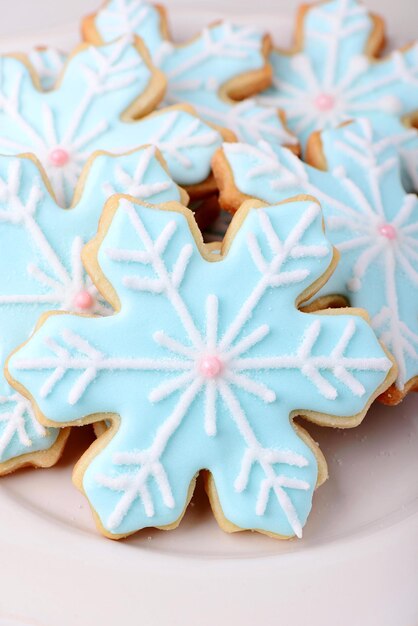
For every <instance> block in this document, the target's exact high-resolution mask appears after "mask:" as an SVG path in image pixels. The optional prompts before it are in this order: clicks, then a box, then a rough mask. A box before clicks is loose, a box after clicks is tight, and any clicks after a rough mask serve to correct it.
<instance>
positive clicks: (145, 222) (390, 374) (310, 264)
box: [8, 196, 396, 538]
mask: <svg viewBox="0 0 418 626" xmlns="http://www.w3.org/2000/svg"><path fill="white" fill-rule="evenodd" d="M334 259H335V257H334V251H333V248H332V246H331V244H330V243H329V242H328V241H327V239H326V238H325V235H324V233H323V229H322V215H321V210H320V207H319V205H318V204H317V203H316V201H313V200H312V199H311V198H308V197H306V196H303V197H300V198H294V199H293V200H289V202H288V203H287V204H284V205H283V206H273V207H264V205H263V206H261V205H260V203H257V201H253V202H251V201H250V202H248V203H247V204H246V205H244V206H243V207H242V209H241V210H240V211H239V212H238V214H237V216H235V218H234V221H233V224H232V225H231V228H230V230H229V232H228V234H227V235H226V238H225V241H224V244H223V248H222V250H221V252H220V254H217V255H215V254H213V253H212V252H211V249H210V248H207V247H206V246H205V245H204V244H203V243H202V239H201V235H200V232H199V231H198V229H197V226H196V224H195V222H194V220H193V216H192V214H191V212H189V211H187V209H184V208H183V207H182V206H181V205H180V204H178V203H167V204H166V205H162V206H159V207H154V208H152V207H149V206H146V205H143V204H141V203H134V202H133V201H131V200H129V199H126V198H122V199H120V198H114V199H111V200H109V202H108V203H107V204H106V207H105V211H104V214H103V217H102V219H101V221H100V229H99V233H98V235H97V236H96V238H95V239H94V240H93V241H92V242H91V243H90V244H89V245H88V246H87V248H86V254H85V256H84V260H85V262H86V266H87V267H88V268H89V272H90V273H91V276H92V278H93V279H94V281H95V283H96V284H97V286H98V288H99V289H100V290H101V292H102V294H103V296H105V297H106V298H108V299H109V301H110V302H111V303H112V305H113V306H114V307H115V308H116V309H117V310H118V312H117V313H116V314H115V315H113V316H110V317H102V318H91V317H86V316H84V317H83V316H79V315H54V314H53V313H51V314H46V316H44V317H43V319H42V320H41V322H40V323H39V325H38V328H37V331H36V332H35V334H34V335H33V336H32V338H31V339H30V340H29V341H28V342H27V343H26V344H25V345H24V346H22V347H21V348H20V349H18V350H17V351H16V352H15V353H14V355H13V356H11V358H10V359H9V362H8V376H9V380H10V381H11V383H12V384H13V385H14V386H15V387H16V389H18V390H19V391H20V392H22V393H24V394H25V396H27V397H28V398H31V399H32V400H33V402H34V407H35V410H36V414H37V416H39V418H40V419H41V420H42V422H43V423H44V424H47V425H54V426H61V427H65V426H69V425H71V424H84V423H90V422H92V421H97V420H101V419H103V418H104V417H106V418H107V419H109V420H110V421H111V422H112V424H113V425H112V427H111V429H110V431H108V432H107V433H106V434H105V435H104V436H103V437H101V438H99V439H98V441H97V442H95V444H94V445H93V446H92V447H91V448H90V450H88V451H87V453H86V455H85V456H84V457H83V459H82V460H81V461H80V462H79V464H78V465H77V468H76V470H75V483H76V484H77V486H78V487H79V488H80V489H81V490H82V491H83V492H84V493H85V494H86V496H87V498H88V499H89V501H90V504H91V506H92V509H93V511H94V513H95V519H96V520H97V523H98V526H99V528H100V530H101V531H102V532H103V533H104V534H105V535H107V536H109V537H112V538H119V537H123V536H126V535H129V534H131V533H133V532H135V531H137V530H139V529H141V528H144V527H150V526H153V527H155V526H156V527H163V528H174V527H175V526H177V524H178V523H179V521H180V519H181V517H182V515H183V513H184V511H185V509H186V507H187V504H188V502H189V500H190V498H191V496H192V493H193V487H194V483H195V479H196V477H197V475H198V474H199V472H200V471H201V470H202V469H206V470H208V475H209V476H210V477H209V478H208V480H207V490H208V493H209V497H210V500H211V503H212V507H213V510H214V514H215V516H216V518H217V519H218V521H219V522H220V524H221V526H222V527H223V528H225V529H226V530H228V531H234V530H238V529H256V530H258V531H261V532H264V533H267V534H271V535H274V536H280V537H289V536H293V535H298V536H300V535H301V534H302V527H303V525H304V524H305V522H306V519H307V516H308V513H309V511H310V508H311V503H312V494H313V491H314V489H315V486H316V485H317V484H320V483H321V482H322V481H323V480H324V479H325V477H326V466H325V461H324V460H323V457H322V455H321V454H320V452H319V449H318V447H317V445H316V444H315V443H314V442H313V441H312V439H311V438H310V437H309V436H308V434H307V433H306V432H305V431H304V430H302V428H301V427H300V426H298V425H296V424H294V423H293V419H292V418H293V417H294V416H295V415H304V416H306V417H307V418H308V419H310V420H312V421H314V422H317V423H319V424H323V425H329V426H335V427H349V426H355V425H356V424H358V423H359V422H360V421H361V419H362V418H363V416H364V414H365V412H366V410H367V408H368V407H369V405H370V403H371V402H372V401H373V399H374V398H375V397H376V396H377V395H378V394H379V393H381V392H382V390H384V389H385V388H386V387H387V386H388V385H389V384H390V383H391V382H392V381H393V379H394V376H395V375H396V374H395V373H394V369H395V368H394V367H393V366H392V362H391V360H390V359H389V358H388V356H387V353H386V352H385V350H384V349H383V348H382V346H381V345H380V344H379V342H378V340H377V338H376V336H375V334H374V332H373V330H372V329H371V328H370V326H369V325H368V323H367V322H366V321H365V320H364V319H363V317H362V315H361V313H359V312H358V311H350V310H347V309H344V310H343V311H333V312H331V311H327V312H323V313H322V314H321V313H317V314H308V313H303V312H301V311H299V310H298V309H297V307H296V303H298V302H300V301H302V300H303V299H305V298H308V297H310V296H311V295H312V294H313V292H314V291H315V289H318V288H319V287H320V285H321V284H322V283H323V280H324V279H325V278H324V277H326V276H327V275H328V273H329V271H330V268H331V266H332V265H333V264H334ZM231 285H234V288H233V289H231Z"/></svg>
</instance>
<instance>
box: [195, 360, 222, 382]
mask: <svg viewBox="0 0 418 626" xmlns="http://www.w3.org/2000/svg"><path fill="white" fill-rule="evenodd" d="M222 367H223V365H222V361H221V360H220V359H219V358H218V357H217V356H215V355H208V356H205V357H203V359H202V360H201V361H200V363H199V371H200V373H201V374H202V376H203V377H204V378H216V377H217V376H219V374H220V373H221V371H222Z"/></svg>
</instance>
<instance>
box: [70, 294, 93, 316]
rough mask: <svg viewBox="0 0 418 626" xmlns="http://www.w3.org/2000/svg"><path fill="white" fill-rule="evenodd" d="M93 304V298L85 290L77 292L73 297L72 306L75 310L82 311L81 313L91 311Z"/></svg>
mask: <svg viewBox="0 0 418 626" xmlns="http://www.w3.org/2000/svg"><path fill="white" fill-rule="evenodd" d="M93 304H94V298H93V296H92V295H91V293H89V292H88V291H86V290H85V289H83V290H82V291H79V292H78V293H77V294H76V295H75V297H74V306H75V307H76V309H82V310H83V311H87V310H88V309H91V308H92V306H93Z"/></svg>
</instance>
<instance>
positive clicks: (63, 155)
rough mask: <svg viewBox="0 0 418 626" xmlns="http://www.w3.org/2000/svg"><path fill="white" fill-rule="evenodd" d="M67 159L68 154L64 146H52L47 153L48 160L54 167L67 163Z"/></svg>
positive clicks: (68, 157) (68, 158)
mask: <svg viewBox="0 0 418 626" xmlns="http://www.w3.org/2000/svg"><path fill="white" fill-rule="evenodd" d="M69 160H70V155H69V154H68V152H67V150H64V148H54V149H53V150H51V152H50V153H49V161H50V163H52V165H55V167H64V165H67V163H68V161H69Z"/></svg>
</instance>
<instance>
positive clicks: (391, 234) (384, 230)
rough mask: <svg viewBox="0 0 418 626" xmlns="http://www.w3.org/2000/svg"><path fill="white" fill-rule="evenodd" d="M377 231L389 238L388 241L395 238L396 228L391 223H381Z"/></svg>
mask: <svg viewBox="0 0 418 626" xmlns="http://www.w3.org/2000/svg"><path fill="white" fill-rule="evenodd" d="M379 233H380V234H381V235H382V237H386V239H390V241H393V240H394V239H396V236H397V233H396V228H395V227H394V226H392V224H382V226H380V227H379Z"/></svg>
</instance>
